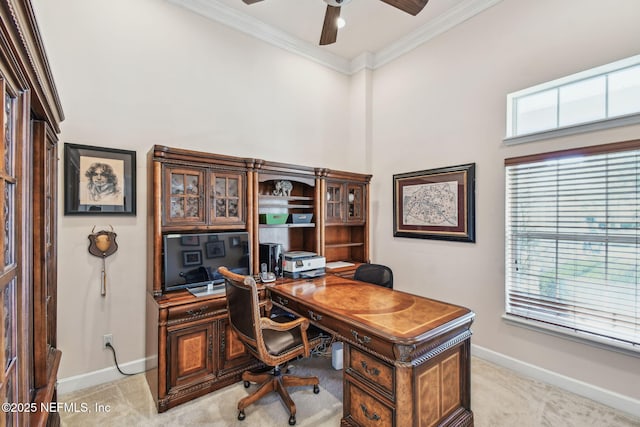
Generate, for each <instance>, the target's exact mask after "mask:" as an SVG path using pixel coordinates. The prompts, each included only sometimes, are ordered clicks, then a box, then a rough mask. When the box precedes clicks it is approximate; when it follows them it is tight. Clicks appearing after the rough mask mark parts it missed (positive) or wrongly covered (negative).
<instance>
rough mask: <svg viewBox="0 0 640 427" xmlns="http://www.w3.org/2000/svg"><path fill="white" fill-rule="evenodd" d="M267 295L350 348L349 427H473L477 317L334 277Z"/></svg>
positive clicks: (286, 283) (284, 284)
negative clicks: (473, 337) (472, 361)
mask: <svg viewBox="0 0 640 427" xmlns="http://www.w3.org/2000/svg"><path fill="white" fill-rule="evenodd" d="M269 292H270V293H271V297H272V299H273V302H274V304H276V305H279V306H281V307H283V308H286V309H287V310H290V311H293V312H295V313H297V314H299V315H301V316H304V317H307V318H308V319H309V320H310V321H311V322H312V323H313V324H314V325H316V326H318V327H320V328H322V329H324V330H326V331H328V332H329V333H331V334H334V335H336V336H337V337H338V338H339V339H340V340H342V341H344V343H345V346H344V382H343V384H344V394H343V404H344V405H343V407H344V409H343V418H342V421H341V424H342V425H343V426H381V427H387V426H389V427H391V426H396V427H405V426H421V427H422V426H424V427H426V426H434V425H439V426H472V425H473V413H472V412H471V390H470V385H471V384H470V383H471V378H470V377H471V367H470V345H471V340H470V338H471V330H470V326H471V323H472V322H473V318H474V317H475V314H474V313H473V312H472V311H470V310H468V309H466V308H464V307H460V306H456V305H452V304H447V303H444V302H441V301H435V300H431V299H428V298H422V297H419V296H416V295H411V294H407V293H404V292H399V291H394V290H391V289H386V288H382V287H379V286H375V285H370V284H367V283H363V282H357V281H354V280H350V279H346V278H342V277H338V276H334V275H327V276H325V277H321V278H317V279H313V280H279V281H278V282H277V283H276V284H275V285H273V286H271V287H269Z"/></svg>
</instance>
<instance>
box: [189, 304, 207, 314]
mask: <svg viewBox="0 0 640 427" xmlns="http://www.w3.org/2000/svg"><path fill="white" fill-rule="evenodd" d="M208 308H209V307H207V306H206V305H205V306H204V307H200V308H199V309H197V310H187V314H188V315H189V316H199V315H201V314H203V313H204V312H205V311H207V309H208Z"/></svg>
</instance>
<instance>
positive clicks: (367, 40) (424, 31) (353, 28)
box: [168, 0, 502, 74]
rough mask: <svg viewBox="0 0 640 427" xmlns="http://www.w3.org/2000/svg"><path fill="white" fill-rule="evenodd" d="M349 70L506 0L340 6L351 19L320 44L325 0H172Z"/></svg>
mask: <svg viewBox="0 0 640 427" xmlns="http://www.w3.org/2000/svg"><path fill="white" fill-rule="evenodd" d="M168 1H170V2H171V3H174V4H177V5H180V6H183V7H185V8H187V9H190V10H192V11H194V12H196V13H199V14H200V15H203V16H206V17H207V18H210V19H213V20H215V21H218V22H221V23H223V24H225V25H228V26H230V27H233V28H235V29H237V30H240V31H243V32H245V33H248V34H251V35H253V36H255V37H257V38H260V39H262V40H265V41H267V42H269V43H272V44H274V45H277V46H280V47H283V48H285V49H287V50H290V51H293V52H295V53H298V54H301V55H303V56H306V57H308V58H309V59H312V60H315V61H317V62H320V63H323V64H324V65H327V66H329V67H331V68H334V69H336V70H338V71H341V72H344V73H346V74H352V73H354V72H357V71H359V70H360V69H362V68H372V69H373V68H376V67H377V66H380V65H383V64H384V63H386V62H388V61H390V60H392V59H394V58H395V57H397V56H399V55H401V54H402V53H405V52H407V51H408V50H411V49H413V48H414V47H416V46H418V45H420V44H422V43H424V42H425V41H428V40H429V39H431V38H433V37H435V36H437V35H438V34H441V33H442V32H444V31H446V30H448V29H449V28H451V27H453V26H455V25H458V24H460V23H461V22H464V21H465V20H467V19H469V18H471V17H473V16H474V15H476V14H478V13H480V12H482V11H483V10H485V9H487V8H488V7H491V6H493V5H494V4H496V3H498V2H500V1H502V0H430V1H429V2H428V3H427V5H426V6H425V7H424V9H423V10H422V11H421V12H420V13H419V14H418V15H416V16H412V15H410V14H408V13H406V12H403V11H401V10H399V9H397V8H395V7H393V6H390V5H388V4H386V3H384V2H382V1H377V0H351V2H349V3H348V4H346V5H344V6H342V8H341V16H342V17H343V18H344V19H345V20H346V22H347V24H346V26H345V27H344V28H341V29H340V30H339V31H338V40H337V42H336V43H333V44H331V45H327V46H319V44H318V42H319V39H320V31H321V30H322V24H323V19H324V14H325V10H326V7H327V4H326V3H325V2H324V1H323V0H263V1H260V2H257V3H254V4H251V5H248V4H245V3H244V2H243V1H242V0H168Z"/></svg>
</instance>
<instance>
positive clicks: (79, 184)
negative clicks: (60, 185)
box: [64, 143, 136, 215]
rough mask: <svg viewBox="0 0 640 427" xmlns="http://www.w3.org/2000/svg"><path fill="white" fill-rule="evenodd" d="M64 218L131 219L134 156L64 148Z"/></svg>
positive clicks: (72, 146)
mask: <svg viewBox="0 0 640 427" xmlns="http://www.w3.org/2000/svg"><path fill="white" fill-rule="evenodd" d="M64 168H65V171H64V213H65V215H95V214H102V215H105V214H112V215H113V214H115V215H135V214H136V152H135V151H127V150H117V149H113V148H100V147H91V146H88V145H78V144H69V143H66V144H65V145H64Z"/></svg>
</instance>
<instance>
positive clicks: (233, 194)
mask: <svg viewBox="0 0 640 427" xmlns="http://www.w3.org/2000/svg"><path fill="white" fill-rule="evenodd" d="M244 186H245V175H244V174H242V173H237V172H211V173H210V174H209V221H210V222H211V224H214V225H216V224H221V225H242V224H244V223H245V222H246V219H245V208H244V206H245V194H246V192H245V189H244Z"/></svg>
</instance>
